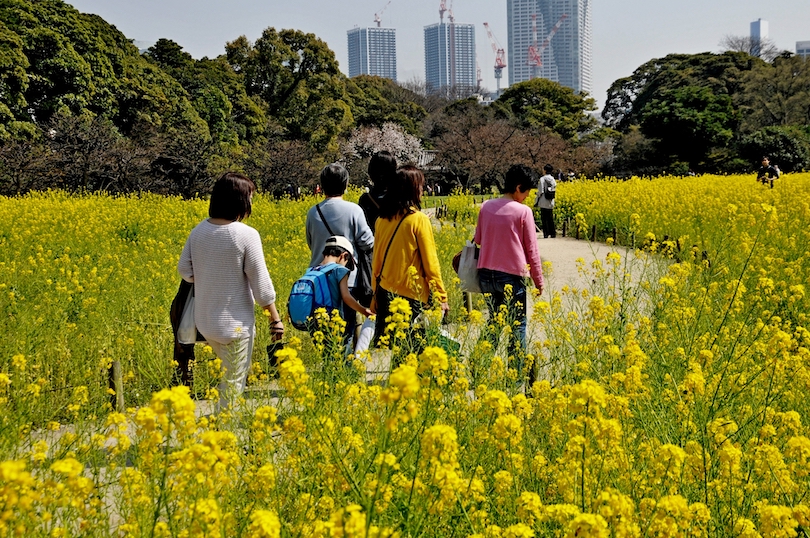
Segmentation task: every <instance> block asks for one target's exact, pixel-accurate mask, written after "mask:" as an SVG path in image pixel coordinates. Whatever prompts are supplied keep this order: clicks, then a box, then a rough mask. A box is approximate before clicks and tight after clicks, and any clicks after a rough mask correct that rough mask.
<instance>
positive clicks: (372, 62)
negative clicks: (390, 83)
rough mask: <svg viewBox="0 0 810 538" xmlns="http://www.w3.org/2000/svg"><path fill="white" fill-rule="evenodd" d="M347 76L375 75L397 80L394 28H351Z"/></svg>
mask: <svg viewBox="0 0 810 538" xmlns="http://www.w3.org/2000/svg"><path fill="white" fill-rule="evenodd" d="M347 34H348V40H349V77H356V76H357V75H376V76H378V77H384V78H390V79H391V80H394V81H396V80H397V31H396V29H394V28H379V27H371V28H352V29H351V30H349V31H348V32H347Z"/></svg>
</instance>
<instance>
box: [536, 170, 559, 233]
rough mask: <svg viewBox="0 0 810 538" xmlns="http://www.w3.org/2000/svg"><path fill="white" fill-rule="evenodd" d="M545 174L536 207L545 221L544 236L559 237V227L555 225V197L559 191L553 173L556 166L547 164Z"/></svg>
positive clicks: (541, 180)
mask: <svg viewBox="0 0 810 538" xmlns="http://www.w3.org/2000/svg"><path fill="white" fill-rule="evenodd" d="M543 171H544V172H545V175H544V176H543V177H541V178H540V185H538V187H537V201H536V202H535V203H534V206H535V207H539V208H540V220H541V221H542V223H543V237H545V238H549V237H557V227H556V226H555V225H554V198H555V196H556V193H557V180H556V179H554V176H553V175H551V172H553V171H554V167H553V166H551V165H550V164H547V165H545V166H544V167H543Z"/></svg>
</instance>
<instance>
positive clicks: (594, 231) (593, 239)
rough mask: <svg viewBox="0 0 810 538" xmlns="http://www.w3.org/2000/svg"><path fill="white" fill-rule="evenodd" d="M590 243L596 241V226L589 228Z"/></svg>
mask: <svg viewBox="0 0 810 538" xmlns="http://www.w3.org/2000/svg"><path fill="white" fill-rule="evenodd" d="M591 241H592V242H593V241H596V224H594V225H593V226H591Z"/></svg>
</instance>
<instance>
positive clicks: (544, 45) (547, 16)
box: [506, 0, 593, 93]
mask: <svg viewBox="0 0 810 538" xmlns="http://www.w3.org/2000/svg"><path fill="white" fill-rule="evenodd" d="M506 22H507V26H508V34H509V35H508V43H509V46H508V52H507V54H508V55H509V58H508V60H507V62H506V63H507V65H508V69H509V84H515V83H517V82H523V81H524V80H530V79H532V78H547V79H549V80H553V81H555V82H559V83H560V84H562V85H563V86H567V87H569V88H571V89H573V90H574V91H577V92H588V93H591V92H592V91H593V78H592V73H591V66H592V62H593V60H592V58H593V51H592V48H591V46H592V45H591V44H592V30H591V1H590V0H507V1H506Z"/></svg>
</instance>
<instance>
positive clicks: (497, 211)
mask: <svg viewBox="0 0 810 538" xmlns="http://www.w3.org/2000/svg"><path fill="white" fill-rule="evenodd" d="M536 177H537V176H536V175H535V173H534V172H533V171H532V170H531V169H530V168H528V167H526V166H524V165H513V166H512V167H511V168H510V169H509V171H508V172H507V173H506V178H505V181H504V194H503V195H502V196H501V197H500V198H493V199H492V200H487V201H486V202H484V203H483V205H482V206H481V212H480V213H479V214H478V223H477V225H476V227H475V237H474V238H473V240H474V241H475V243H476V244H477V245H480V246H481V252H480V254H479V257H478V277H479V280H480V283H481V291H482V292H483V293H484V294H485V295H484V297H485V299H486V302H487V307H488V309H489V323H488V325H487V327H486V329H485V333H484V337H485V338H487V339H488V340H489V341H490V342H491V343H492V345H493V347H497V344H498V336H499V333H498V330H497V327H496V326H495V322H494V320H495V317H496V315H497V314H498V311H499V310H500V307H501V305H506V308H507V314H508V322H509V323H512V322H514V323H516V325H517V327H514V326H513V330H512V332H511V333H510V334H509V345H508V353H509V355H510V356H511V357H513V358H514V360H515V363H514V366H513V365H512V364H510V367H514V368H515V369H516V370H517V371H518V375H520V372H521V371H522V369H523V358H524V356H525V352H526V305H527V294H526V280H525V277H526V276H531V279H532V281H534V285H535V287H537V289H538V290H539V291H540V293H543V269H542V265H541V263H542V262H541V260H540V253H539V251H538V249H537V233H536V232H535V226H534V215H533V213H532V210H531V208H530V207H528V206H526V205H524V203H523V202H524V200H526V198H527V197H528V196H529V191H531V190H532V189H534V188H535V187H536V186H537V180H536ZM552 180H553V178H552ZM527 265H528V266H529V270H528V271H527V270H526V266H527ZM508 285H509V286H511V287H512V289H511V292H507V289H506V286H508Z"/></svg>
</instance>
